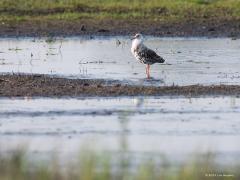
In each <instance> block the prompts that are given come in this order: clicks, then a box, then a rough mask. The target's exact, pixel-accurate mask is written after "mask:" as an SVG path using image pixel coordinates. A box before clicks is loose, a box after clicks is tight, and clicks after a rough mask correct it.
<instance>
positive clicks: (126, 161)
mask: <svg viewBox="0 0 240 180" xmlns="http://www.w3.org/2000/svg"><path fill="white" fill-rule="evenodd" d="M133 103H134V105H135V109H132V110H124V111H120V112H119V113H118V120H119V125H120V131H121V133H120V137H119V147H120V158H119V159H120V171H121V172H120V173H119V175H120V176H122V177H120V179H126V177H127V175H128V174H129V172H128V171H129V169H130V166H131V164H130V161H131V160H130V153H129V149H128V147H129V144H128V136H129V134H130V133H131V130H130V129H129V122H130V119H131V117H132V116H134V114H135V113H136V112H137V111H138V110H139V109H141V107H142V106H143V103H144V97H137V98H134V99H133Z"/></svg>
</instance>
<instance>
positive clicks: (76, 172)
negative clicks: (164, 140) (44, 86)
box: [0, 151, 240, 180]
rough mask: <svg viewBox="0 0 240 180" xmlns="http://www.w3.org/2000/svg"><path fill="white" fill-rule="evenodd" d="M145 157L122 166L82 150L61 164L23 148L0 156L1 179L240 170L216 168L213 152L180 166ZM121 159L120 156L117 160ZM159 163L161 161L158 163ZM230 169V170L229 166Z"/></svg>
mask: <svg viewBox="0 0 240 180" xmlns="http://www.w3.org/2000/svg"><path fill="white" fill-rule="evenodd" d="M154 159H155V160H147V161H145V162H142V163H140V164H139V165H137V167H136V168H133V167H132V166H131V161H129V162H128V164H129V165H128V166H122V165H121V163H118V162H119V161H116V159H115V160H113V158H112V157H111V155H109V154H108V155H106V154H101V155H99V154H97V153H95V152H93V151H81V153H80V157H79V160H78V161H76V162H72V163H68V164H67V165H65V166H61V165H60V163H59V162H58V160H57V158H56V157H55V158H53V161H51V163H47V162H45V163H44V162H39V160H31V161H29V160H27V158H26V155H25V154H24V152H22V151H18V152H16V153H14V154H12V155H10V156H8V157H3V155H0V179H1V180H3V179H14V180H21V179H22V180H25V179H34V180H38V179H39V180H48V179H58V180H61V179H83V180H92V179H96V180H108V179H114V180H118V179H127V180H128V179H136V180H150V179H151V180H154V179H171V180H177V179H182V180H186V179H189V180H195V179H199V180H204V179H209V177H207V176H206V174H207V175H213V174H216V175H217V176H224V175H228V176H233V177H215V179H216V178H217V179H239V178H240V172H239V171H238V168H239V167H237V166H235V167H228V168H226V167H221V168H220V167H219V166H218V165H217V164H216V163H214V155H213V154H211V153H208V154H205V155H196V156H195V160H191V161H189V162H186V163H184V164H181V165H173V164H171V163H169V162H168V161H167V160H164V158H161V161H158V160H159V159H158V160H157V158H154ZM120 161H121V159H120ZM159 162H160V163H159ZM230 168H231V169H230Z"/></svg>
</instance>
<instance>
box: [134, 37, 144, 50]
mask: <svg viewBox="0 0 240 180" xmlns="http://www.w3.org/2000/svg"><path fill="white" fill-rule="evenodd" d="M141 45H143V40H141V39H134V40H133V42H132V49H136V48H138V47H139V46H141Z"/></svg>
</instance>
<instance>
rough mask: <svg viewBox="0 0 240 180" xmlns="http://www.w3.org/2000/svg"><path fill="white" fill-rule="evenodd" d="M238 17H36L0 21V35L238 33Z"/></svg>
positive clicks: (186, 34)
mask: <svg viewBox="0 0 240 180" xmlns="http://www.w3.org/2000/svg"><path fill="white" fill-rule="evenodd" d="M239 27H240V21H239V19H227V18H226V19H224V18H220V19H214V18H213V19H211V18H209V19H204V18H203V19H197V20H191V19H187V20H183V21H180V22H165V21H164V22H162V21H152V20H148V19H141V20H139V19H137V20H133V19H130V20H120V19H119V20H116V19H114V20H113V19H103V20H94V19H80V20H72V21H66V20H54V21H50V20H39V21H36V20H35V21H31V20H28V21H21V22H12V23H11V22H8V23H0V37H19V36H31V37H38V36H82V35H89V36H94V35H103V36H112V35H132V34H134V33H136V32H141V33H144V34H146V35H155V36H164V37H176V36H178V37H187V36H197V37H200V36H205V37H233V38H237V37H240V28H239Z"/></svg>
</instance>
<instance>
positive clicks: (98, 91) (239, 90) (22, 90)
mask: <svg viewBox="0 0 240 180" xmlns="http://www.w3.org/2000/svg"><path fill="white" fill-rule="evenodd" d="M109 84H110V83H109V82H107V81H105V80H96V79H66V78H58V77H52V76H47V75H16V74H13V75H0V87H1V88H0V97H25V96H44V97H63V96H68V97H77V96H79V97H86V96H103V97H104V96H113V97H114V96H139V95H143V96H189V97H194V96H209V95H235V96H239V95H240V86H239V85H216V86H214V85H212V86H202V85H191V86H164V87H154V86H131V85H123V84H120V83H116V82H114V83H112V84H110V85H109Z"/></svg>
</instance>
